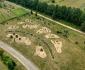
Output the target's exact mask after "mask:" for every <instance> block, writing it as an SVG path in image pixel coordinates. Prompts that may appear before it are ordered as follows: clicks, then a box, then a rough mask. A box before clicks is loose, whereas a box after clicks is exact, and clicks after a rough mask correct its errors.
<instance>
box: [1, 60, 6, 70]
mask: <svg viewBox="0 0 85 70" xmlns="http://www.w3.org/2000/svg"><path fill="white" fill-rule="evenodd" d="M2 69H3V70H7V67H6V66H5V65H4V64H3V63H2V62H1V61H0V70H2Z"/></svg>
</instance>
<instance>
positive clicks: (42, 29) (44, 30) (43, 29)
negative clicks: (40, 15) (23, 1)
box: [36, 27, 51, 34]
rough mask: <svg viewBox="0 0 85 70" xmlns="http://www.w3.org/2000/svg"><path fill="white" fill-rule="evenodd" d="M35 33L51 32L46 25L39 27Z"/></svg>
mask: <svg viewBox="0 0 85 70" xmlns="http://www.w3.org/2000/svg"><path fill="white" fill-rule="evenodd" d="M36 33H39V34H46V33H51V30H50V29H49V28H47V27H42V28H41V29H39V30H38V31H37V32H36Z"/></svg>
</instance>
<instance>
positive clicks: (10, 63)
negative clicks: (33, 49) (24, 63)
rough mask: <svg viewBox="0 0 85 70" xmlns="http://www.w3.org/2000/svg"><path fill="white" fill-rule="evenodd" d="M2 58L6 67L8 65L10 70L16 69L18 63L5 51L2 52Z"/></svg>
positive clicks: (0, 51) (0, 53) (0, 54)
mask: <svg viewBox="0 0 85 70" xmlns="http://www.w3.org/2000/svg"><path fill="white" fill-rule="evenodd" d="M0 57H1V60H2V61H3V63H4V64H5V65H7V67H8V69H9V70H14V69H15V66H16V63H15V62H14V61H13V60H12V59H11V58H10V57H9V56H7V55H6V54H4V51H3V50H0Z"/></svg>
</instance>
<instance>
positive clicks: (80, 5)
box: [40, 0, 85, 9]
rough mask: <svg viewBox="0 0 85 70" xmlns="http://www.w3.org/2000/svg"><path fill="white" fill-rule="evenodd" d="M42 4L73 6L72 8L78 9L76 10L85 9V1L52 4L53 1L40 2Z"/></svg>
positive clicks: (71, 0) (63, 0)
mask: <svg viewBox="0 0 85 70" xmlns="http://www.w3.org/2000/svg"><path fill="white" fill-rule="evenodd" d="M40 1H42V2H47V3H49V4H55V5H56V4H58V5H61V6H62V5H66V6H68V7H69V6H71V7H76V8H81V9H84V8H85V0H55V3H52V0H40Z"/></svg>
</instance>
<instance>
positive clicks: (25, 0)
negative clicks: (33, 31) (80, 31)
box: [9, 0, 85, 26]
mask: <svg viewBox="0 0 85 70" xmlns="http://www.w3.org/2000/svg"><path fill="white" fill-rule="evenodd" d="M9 1H11V2H14V3H17V4H20V5H22V6H24V7H26V8H30V9H32V10H36V11H38V12H42V13H44V14H47V15H49V16H51V17H52V18H53V19H62V20H66V21H68V22H72V23H73V24H75V25H76V26H81V25H82V23H83V22H84V21H85V14H84V13H83V12H82V11H81V10H80V9H79V8H71V7H66V6H59V5H56V6H55V5H48V4H47V3H46V2H42V3H41V2H39V0H9Z"/></svg>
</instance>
